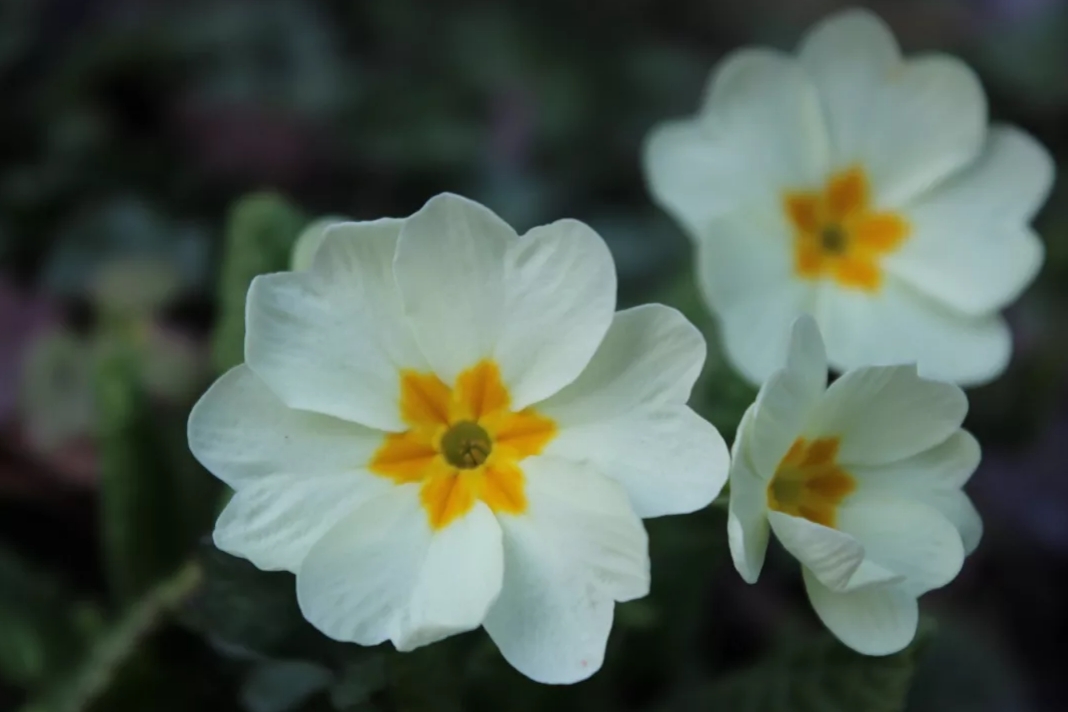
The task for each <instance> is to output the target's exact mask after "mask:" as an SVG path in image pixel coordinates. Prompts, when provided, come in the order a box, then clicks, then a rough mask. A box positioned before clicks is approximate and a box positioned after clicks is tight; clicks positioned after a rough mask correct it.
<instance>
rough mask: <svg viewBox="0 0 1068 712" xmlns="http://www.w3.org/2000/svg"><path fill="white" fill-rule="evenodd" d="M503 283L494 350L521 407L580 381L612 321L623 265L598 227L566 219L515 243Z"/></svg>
mask: <svg viewBox="0 0 1068 712" xmlns="http://www.w3.org/2000/svg"><path fill="white" fill-rule="evenodd" d="M504 285H505V304H504V313H505V319H504V324H503V328H502V331H501V335H500V339H499V340H498V341H497V346H496V349H495V351H494V354H493V355H494V358H495V359H496V361H497V363H498V364H499V365H500V367H501V375H502V377H503V379H504V382H505V383H506V384H507V385H508V388H509V392H510V394H511V397H512V408H513V409H514V410H520V409H522V408H525V407H526V406H528V405H530V404H531V403H535V402H537V401H540V400H542V399H544V398H548V397H549V396H551V395H552V394H554V393H556V392H557V391H559V390H560V389H561V388H563V387H564V386H566V385H567V384H569V383H571V382H572V381H574V380H575V378H577V377H578V375H579V374H580V373H582V370H583V369H584V368H585V367H586V365H587V364H588V363H589V362H590V358H591V357H592V356H593V354H594V352H595V351H596V350H597V347H598V346H599V345H600V344H601V340H602V339H603V338H604V336H605V332H607V331H608V328H609V325H610V324H611V323H612V313H613V312H614V311H615V306H616V269H615V265H614V264H613V262H612V254H611V253H610V252H609V251H608V246H607V245H606V244H605V241H604V240H603V239H601V237H600V236H599V235H598V234H597V233H596V232H594V231H593V230H591V229H590V228H589V227H587V226H586V225H584V224H583V223H581V222H578V221H577V220H559V221H557V222H555V223H552V224H551V225H545V226H543V227H536V228H534V229H533V230H531V231H530V232H528V233H527V234H525V235H523V237H522V238H520V239H519V240H518V241H517V242H513V243H512V244H511V245H510V246H509V249H508V254H507V256H506V263H505V267H504Z"/></svg>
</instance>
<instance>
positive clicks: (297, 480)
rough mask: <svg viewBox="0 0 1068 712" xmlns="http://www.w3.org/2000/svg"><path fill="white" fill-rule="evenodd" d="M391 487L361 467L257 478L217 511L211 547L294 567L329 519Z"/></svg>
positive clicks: (264, 564) (261, 563) (268, 567)
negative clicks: (321, 473) (334, 471)
mask: <svg viewBox="0 0 1068 712" xmlns="http://www.w3.org/2000/svg"><path fill="white" fill-rule="evenodd" d="M392 486H393V485H392V483H391V482H389V481H388V480H386V479H384V478H381V477H376V476H375V475H373V474H371V473H370V472H366V471H352V472H345V473H344V474H334V475H318V476H308V475H307V474H305V473H303V472H301V473H300V474H277V475H266V476H263V477H259V478H257V479H255V480H253V481H252V482H249V483H247V484H245V485H244V486H242V488H241V489H239V490H237V492H235V493H234V496H233V497H232V498H231V499H230V501H229V503H228V504H227V505H226V508H225V509H224V510H223V512H222V514H220V515H219V519H218V521H217V522H216V523H215V532H214V536H213V538H214V540H215V546H217V547H219V548H220V549H222V550H223V551H225V552H227V553H230V554H233V555H234V556H240V557H242V558H244V559H248V560H249V561H251V562H252V563H253V564H255V565H256V567H257V568H260V569H263V570H264V571H279V570H284V571H293V572H296V571H297V569H299V568H300V563H301V562H302V561H303V560H304V557H305V556H306V555H307V553H308V551H309V550H310V549H311V548H312V547H313V546H314V545H315V544H316V542H318V541H319V540H320V539H321V538H322V537H323V535H324V534H326V533H327V532H328V531H329V530H330V529H331V528H332V527H333V526H334V525H335V524H337V523H338V522H339V521H341V519H343V518H344V517H346V516H348V515H349V514H351V513H352V512H353V511H355V510H356V508H357V507H359V506H360V505H361V504H362V503H363V502H365V501H366V500H367V499H369V498H372V497H375V496H377V495H379V494H381V493H383V492H384V491H385V490H386V489H387V488H389V487H392Z"/></svg>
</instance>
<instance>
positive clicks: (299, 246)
mask: <svg viewBox="0 0 1068 712" xmlns="http://www.w3.org/2000/svg"><path fill="white" fill-rule="evenodd" d="M346 222H351V221H350V220H349V219H348V218H344V217H341V216H340V215H328V216H326V217H322V218H319V219H318V220H314V221H313V222H311V223H310V224H309V225H308V226H307V227H305V228H304V231H303V232H301V233H300V236H299V237H298V238H297V241H296V242H295V243H293V251H292V253H291V256H290V259H289V268H290V269H291V270H293V271H294V272H306V271H308V270H310V269H311V268H312V265H313V264H314V263H315V253H316V252H318V251H319V247H320V246H322V244H323V240H325V239H326V231H327V229H328V228H330V227H333V226H334V225H337V224H338V223H346ZM397 230H398V231H400V227H399V226H398V228H397Z"/></svg>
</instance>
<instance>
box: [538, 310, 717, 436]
mask: <svg viewBox="0 0 1068 712" xmlns="http://www.w3.org/2000/svg"><path fill="white" fill-rule="evenodd" d="M706 349H707V346H706V344H705V340H704V337H703V336H701V332H699V331H698V330H697V328H696V327H694V325H693V324H691V323H690V322H689V321H687V320H686V317H684V316H683V315H682V314H681V313H679V312H678V311H676V310H675V309H672V308H671V307H666V306H663V305H661V304H646V305H643V306H640V307H634V308H632V309H625V310H623V311H620V312H617V313H616V315H615V317H614V318H613V319H612V325H611V326H610V327H609V329H608V333H607V334H605V337H604V340H603V341H602V342H601V344H600V347H599V348H598V349H597V351H596V353H594V355H593V358H592V359H590V362H589V365H587V367H586V369H585V370H584V371H583V372H582V374H581V375H580V376H579V377H578V378H577V379H575V380H574V381H573V382H572V383H571V384H570V385H568V386H567V387H565V388H564V389H563V390H562V391H560V392H559V393H557V394H556V395H554V396H552V397H551V398H549V399H548V400H545V401H543V402H541V403H539V404H538V412H539V413H543V414H544V415H547V416H549V417H551V418H553V419H554V420H555V421H556V422H557V423H559V424H560V425H561V426H562V427H573V426H577V425H581V424H584V423H596V422H598V421H601V420H604V419H606V418H609V417H612V416H615V415H620V414H623V413H626V412H628V411H630V410H632V409H634V408H637V407H645V408H650V409H651V408H656V407H659V406H663V405H675V404H678V405H681V404H683V403H685V402H686V401H687V400H689V398H690V391H691V390H692V389H693V384H694V383H695V382H696V381H697V377H698V375H700V373H701V367H702V366H703V365H704V362H705V353H706Z"/></svg>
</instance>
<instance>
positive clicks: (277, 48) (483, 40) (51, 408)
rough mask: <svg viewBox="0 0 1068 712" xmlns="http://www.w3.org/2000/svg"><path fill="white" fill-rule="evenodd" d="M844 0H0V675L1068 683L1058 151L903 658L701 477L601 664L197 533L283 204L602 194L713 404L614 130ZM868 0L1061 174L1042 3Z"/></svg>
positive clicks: (590, 200)
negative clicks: (201, 412)
mask: <svg viewBox="0 0 1068 712" xmlns="http://www.w3.org/2000/svg"><path fill="white" fill-rule="evenodd" d="M842 6H843V4H841V3H838V2H835V1H832V0H748V1H747V2H733V1H730V2H728V1H726V0H674V1H668V0H586V1H585V2H575V1H574V0H540V1H539V2H533V1H531V2H522V1H520V0H504V1H499V2H492V3H491V2H473V1H471V2H464V1H461V0H452V1H449V2H431V1H430V0H424V1H423V2H416V1H415V0H368V1H352V2H343V1H341V0H334V1H329V0H321V1H314V2H313V1H310V0H210V1H209V0H184V1H180V0H173V1H172V0H0V259H2V268H0V335H2V341H0V427H2V430H0V710H8V709H10V710H26V711H27V712H29V711H30V710H36V711H37V712H48V711H49V710H57V711H58V710H89V709H93V710H116V711H119V712H122V711H123V710H127V709H129V710H169V709H175V710H187V709H204V710H214V709H219V710H223V711H227V710H249V712H285V710H331V709H339V710H340V709H352V710H367V711H370V710H379V709H383V710H388V709H431V710H437V709H442V710H445V709H474V710H494V711H496V710H508V711H509V712H511V711H512V710H525V709H530V710H534V709H549V708H551V709H582V710H584V711H587V710H615V709H623V710H629V709H635V710H646V709H648V710H665V711H666V712H670V711H673V710H680V711H681V710H690V709H695V710H703V709H709V710H712V709H732V710H733V709H752V710H809V709H812V710H816V709H828V710H843V712H844V711H846V710H848V712H866V711H867V710H899V709H903V708H906V707H903V705H905V703H903V702H902V700H903V699H904V698H906V697H907V698H908V702H907V709H908V710H910V711H911V712H928V711H930V712H935V711H937V712H958V711H959V712H971V711H973V710H975V711H977V712H986V711H989V712H995V711H996V712H1003V711H1004V712H1008V711H1010V710H1011V711H1013V712H1016V711H1024V712H1027V711H1034V712H1060V711H1061V710H1065V709H1068V683H1066V682H1065V681H1064V671H1065V665H1064V660H1065V659H1068V658H1066V654H1065V649H1066V647H1065V646H1066V640H1065V631H1068V595H1066V594H1068V589H1066V588H1065V587H1064V585H1063V584H1062V579H1064V578H1065V574H1066V573H1068V387H1066V381H1065V378H1066V375H1068V358H1066V356H1065V354H1066V352H1068V279H1066V277H1068V201H1066V199H1065V198H1066V193H1068V184H1066V183H1065V182H1064V180H1063V179H1062V180H1059V181H1058V183H1057V186H1056V187H1055V189H1054V193H1053V195H1052V197H1051V199H1050V201H1049V202H1048V204H1047V206H1046V208H1045V210H1044V211H1043V212H1042V214H1041V215H1040V217H1039V219H1038V222H1037V225H1038V229H1039V232H1040V233H1041V235H1042V236H1043V239H1044V241H1045V243H1046V247H1047V260H1046V264H1045V266H1044V268H1043V270H1042V272H1041V274H1040V275H1039V278H1038V280H1037V281H1036V283H1035V284H1034V285H1033V286H1032V288H1031V289H1029V290H1028V291H1027V292H1026V293H1025V295H1024V296H1023V298H1022V299H1021V300H1020V301H1019V302H1018V303H1017V304H1016V305H1014V306H1013V307H1012V308H1011V309H1010V311H1009V314H1008V316H1009V319H1010V321H1011V323H1012V326H1013V330H1014V334H1015V339H1016V344H1015V355H1014V358H1013V362H1012V365H1011V367H1010V369H1009V371H1008V372H1007V373H1006V374H1004V375H1003V376H1002V378H1001V379H999V380H998V381H996V382H995V383H993V384H992V385H989V386H986V387H983V388H979V389H974V390H972V391H970V392H969V397H970V399H971V403H972V409H971V414H970V416H969V420H968V424H967V426H968V427H969V428H970V429H972V430H973V431H974V432H975V433H976V434H977V435H978V437H979V439H980V441H981V442H982V443H983V447H984V460H983V464H982V466H981V468H980V470H979V472H978V473H977V474H976V476H975V477H974V479H973V481H972V483H971V484H970V485H969V492H970V493H971V494H972V496H973V497H974V499H975V501H976V503H977V505H978V507H979V509H980V511H981V512H982V514H983V517H984V521H985V523H986V527H987V529H986V535H985V538H984V541H983V543H982V545H981V546H980V548H979V550H978V551H977V552H976V554H974V555H973V556H972V557H971V558H970V559H969V561H968V562H967V564H966V566H965V570H964V572H963V573H962V575H961V576H960V578H959V579H958V580H957V581H956V582H954V583H953V584H952V585H951V586H949V587H948V588H947V589H945V590H943V591H939V592H936V593H934V594H931V595H930V596H928V597H926V598H925V599H924V611H925V613H928V614H930V618H929V620H926V621H925V622H924V624H923V626H922V631H921V635H920V641H919V643H918V644H917V645H916V646H915V647H914V648H911V649H910V650H909V651H906V653H903V654H902V655H901V656H895V657H894V658H891V659H884V660H877V661H872V660H865V659H861V658H858V657H856V656H851V655H850V654H849V653H848V652H847V651H844V650H842V649H840V647H838V646H835V645H834V644H833V643H831V642H829V641H827V640H826V637H825V636H824V635H823V634H822V633H820V631H819V626H818V624H817V623H816V622H815V619H814V616H813V615H812V614H811V612H810V611H809V609H808V606H807V602H806V601H805V599H804V595H803V591H802V590H801V588H800V585H799V577H798V575H797V574H798V572H797V570H796V566H795V565H794V564H793V563H792V562H791V561H790V560H789V558H788V557H786V556H785V555H782V554H781V552H780V553H779V554H773V555H772V557H771V560H770V563H769V567H768V569H767V571H766V573H765V575H764V577H763V578H762V580H761V582H760V583H759V584H758V585H757V586H755V587H749V586H746V585H745V584H743V583H742V582H741V581H740V579H739V578H738V577H737V575H736V574H735V572H734V571H733V569H732V567H731V566H730V563H729V557H728V556H727V553H726V542H725V537H724V533H723V526H724V522H723V519H724V518H723V514H722V512H720V511H715V510H709V511H706V512H703V513H700V514H697V515H692V516H690V517H678V518H669V519H667V520H663V521H655V522H652V523H650V532H651V537H652V546H653V567H654V568H653V571H654V585H653V595H652V596H651V597H650V598H649V599H646V600H645V601H641V602H637V603H634V604H628V605H627V606H623V607H620V609H619V613H618V616H617V624H616V629H615V631H614V633H613V638H612V641H611V643H610V651H609V656H608V660H607V662H606V665H605V668H604V670H603V671H602V672H600V673H599V674H598V675H596V676H595V677H594V678H593V679H592V680H591V681H589V682H587V683H583V684H581V685H577V686H574V687H571V688H562V689H548V688H542V687H539V686H536V685H533V684H532V683H529V682H527V681H525V680H523V679H522V678H520V677H519V676H518V675H517V674H516V673H514V671H511V670H510V669H509V668H508V667H507V666H506V665H504V664H503V662H502V661H501V660H500V658H499V655H498V654H497V653H496V652H495V650H494V649H493V647H492V645H491V644H490V643H489V642H488V640H487V639H486V638H485V636H484V634H482V633H481V632H476V633H472V634H468V635H465V636H460V637H458V638H457V639H455V640H451V641H449V642H446V643H443V644H440V645H437V646H433V647H432V648H431V649H427V650H425V651H421V652H419V653H415V654H412V655H410V656H405V657H404V658H403V659H401V660H399V661H398V658H397V656H393V655H389V654H388V652H386V651H385V650H384V649H382V650H378V649H376V650H371V651H368V650H363V649H358V648H356V647H355V646H339V645H334V644H330V643H328V642H327V641H325V639H322V638H321V636H318V635H317V634H316V633H315V632H314V631H313V630H311V629H310V628H308V627H307V626H306V625H303V624H302V623H301V621H300V619H299V616H297V615H296V614H295V610H294V608H293V601H292V578H291V577H287V575H285V574H274V575H267V574H259V573H258V572H255V571H254V570H252V569H251V568H250V567H247V566H242V564H241V562H237V561H235V560H232V559H229V558H228V557H224V556H221V555H218V554H213V553H212V551H211V550H210V546H205V545H204V544H203V543H202V540H203V536H204V535H205V534H206V533H207V532H209V531H210V527H211V522H212V520H213V516H214V513H215V512H216V511H217V510H218V507H219V506H220V497H221V496H222V493H221V492H220V491H219V489H218V487H217V486H216V485H215V483H214V482H213V481H212V480H211V479H210V478H209V477H208V476H206V474H205V473H203V472H202V471H201V470H200V469H199V468H198V467H197V466H196V465H195V463H192V462H191V461H190V458H189V456H188V453H187V452H186V451H185V447H184V420H185V417H186V414H187V413H188V408H189V407H190V405H191V404H192V402H193V401H195V399H196V397H197V396H198V395H199V393H200V392H202V390H203V388H204V387H205V386H206V384H207V383H209V382H210V380H211V378H212V377H213V375H214V374H217V373H218V371H219V370H220V369H221V368H222V367H224V366H226V365H227V364H228V363H230V362H232V361H233V355H232V353H233V345H234V343H239V334H238V340H237V341H236V342H235V340H234V337H233V335H232V334H231V333H229V332H231V331H232V329H231V328H229V327H225V324H226V323H227V318H228V316H229V317H232V316H233V313H234V310H235V307H234V304H238V305H239V304H240V302H241V299H242V295H243V291H242V290H243V287H244V285H247V279H248V277H250V276H251V274H254V273H256V272H258V271H271V270H277V269H283V268H284V267H285V263H284V260H285V255H287V254H288V246H289V245H290V244H291V243H292V240H293V238H294V237H295V235H296V233H297V232H298V231H299V229H300V228H301V227H302V226H303V225H304V224H305V222H306V221H307V220H309V219H311V218H314V217H318V216H321V215H326V214H329V215H341V216H348V217H351V218H355V219H371V218H376V217H382V216H404V215H407V214H410V213H411V212H413V211H414V210H416V209H417V208H418V207H420V206H421V205H422V204H423V202H425V201H426V200H427V199H428V198H429V197H430V196H432V195H434V194H435V193H438V192H441V191H445V190H449V191H453V192H457V193H461V194H464V195H467V196H469V197H471V198H474V199H476V200H478V201H480V202H482V203H484V204H486V205H488V206H489V207H491V208H492V209H494V210H495V211H497V212H498V213H499V214H500V215H501V216H502V217H504V218H505V219H506V220H508V221H509V222H511V223H512V224H513V225H514V226H515V227H516V228H517V229H519V230H520V231H523V230H525V229H527V228H529V227H531V226H533V225H537V224H541V223H545V222H549V221H552V220H554V219H557V218H560V217H574V218H578V219H581V220H583V221H586V222H588V223H589V224H590V225H592V226H593V227H594V228H595V229H597V230H598V231H599V232H600V233H601V234H602V235H603V236H604V237H605V239H606V240H608V241H609V244H610V246H611V248H612V250H613V254H614V256H615V259H616V262H617V265H618V268H619V271H620V277H621V281H620V299H621V303H623V304H631V303H636V302H642V301H650V300H656V301H666V302H669V303H672V304H675V305H677V306H679V307H680V308H683V309H684V310H685V311H686V312H687V314H688V315H689V316H690V317H691V319H693V320H694V321H695V322H697V323H698V324H699V325H700V326H701V327H702V329H704V330H705V331H706V334H707V335H708V337H709V339H710V341H711V342H712V349H711V355H710V361H709V365H708V367H707V368H706V371H705V374H704V377H703V379H702V381H701V382H700V384H699V389H698V392H697V394H696V395H695V406H696V407H697V408H698V409H699V410H700V411H701V412H702V413H703V414H704V415H706V417H708V418H710V419H711V420H712V421H713V422H715V423H716V424H717V425H718V426H719V427H720V428H721V430H722V431H723V433H724V435H725V437H727V438H728V439H729V438H731V436H732V434H733V432H734V428H735V426H736V425H737V421H738V418H739V417H740V414H741V412H742V410H743V409H744V407H745V406H746V405H747V404H748V402H749V400H750V399H751V398H752V396H753V391H752V390H751V389H750V388H749V387H747V386H746V385H744V384H743V383H741V382H740V381H739V380H738V379H737V378H736V377H735V376H733V375H732V374H731V373H730V372H729V370H728V369H727V367H726V366H725V365H724V364H723V362H722V361H721V360H720V358H719V357H718V355H717V353H718V352H717V350H716V347H715V338H716V335H715V333H714V329H713V327H712V324H710V322H709V318H708V316H707V314H706V312H705V310H704V308H703V307H702V306H701V305H700V303H699V302H698V301H697V298H696V296H695V293H694V290H693V285H692V278H691V275H690V269H691V265H690V261H689V245H688V243H687V241H686V239H685V238H684V237H683V235H682V234H681V232H680V231H679V229H678V228H677V227H675V226H674V225H673V224H672V223H671V222H670V221H669V220H668V219H667V218H666V217H665V216H664V215H663V214H662V213H660V212H659V211H658V210H657V209H656V208H654V207H653V205H652V203H651V201H650V199H649V197H648V194H647V192H646V190H645V188H644V185H643V179H642V175H641V170H640V165H639V155H640V145H641V141H642V138H643V136H644V135H645V134H646V132H647V131H648V130H649V128H650V127H651V126H652V125H653V124H655V123H656V122H658V121H661V120H664V119H667V118H671V117H676V116H680V115H684V114H689V113H691V112H693V111H694V110H695V109H696V107H697V104H698V100H699V95H700V93H701V90H702V87H703V84H704V82H705V80H706V78H707V76H708V74H709V72H710V70H711V68H712V66H713V65H714V63H715V62H716V61H717V60H718V59H719V58H720V57H721V56H722V55H723V54H724V53H725V52H728V51H730V50H731V49H733V48H736V47H738V46H741V45H746V44H754V43H758V44H768V45H773V46H778V47H781V48H784V49H792V48H793V47H794V45H795V44H796V42H797V40H798V39H799V37H800V35H801V33H802V32H803V31H804V29H805V28H806V27H807V26H809V25H810V24H811V23H813V22H814V21H816V20H818V19H819V18H821V17H823V16H824V15H825V14H827V13H829V12H831V11H833V10H835V9H837V8H839V7H842ZM870 6H871V7H873V9H875V10H876V11H877V12H879V13H880V14H881V15H882V16H883V17H884V18H885V19H886V20H887V21H888V22H889V23H890V24H891V25H892V26H893V28H894V31H895V32H896V34H897V35H898V37H899V40H900V41H901V43H902V45H903V46H904V48H905V49H906V51H907V52H917V51H925V50H937V51H945V52H950V53H953V54H957V55H959V56H962V57H963V58H964V59H966V60H967V61H968V62H969V63H970V64H971V65H972V66H974V67H975V68H976V69H977V70H978V72H979V73H980V76H981V77H982V80H983V83H984V86H985V88H986V91H987V94H988V97H989V99H990V104H991V113H992V117H993V119H994V120H996V121H1005V122H1010V123H1014V124H1018V125H1020V126H1022V127H1024V128H1025V129H1027V130H1028V131H1030V132H1031V133H1033V134H1034V135H1035V136H1036V137H1037V138H1038V139H1039V140H1041V141H1042V142H1043V143H1044V144H1045V145H1046V146H1047V147H1048V148H1049V150H1050V151H1051V152H1052V153H1053V155H1054V158H1055V160H1056V161H1057V163H1058V165H1059V166H1061V167H1062V172H1063V165H1064V163H1065V158H1066V156H1068V3H1066V2H1064V1H1062V0H938V1H923V2H921V1H919V0H916V1H913V2H909V1H906V0H900V1H891V0H887V1H885V2H881V3H871V4H870ZM264 190H269V191H272V192H273V193H274V194H275V197H271V196H268V195H260V196H259V197H254V198H252V199H251V200H246V201H244V202H242V203H240V204H239V203H238V201H239V200H241V199H242V197H243V196H246V195H247V194H249V193H252V192H259V191H264ZM235 205H239V207H237V208H235V207H234V206H235ZM238 318H239V317H238ZM216 324H218V325H219V328H218V329H216V328H215V325H216ZM239 328H240V324H239V323H238V329H239ZM198 542H201V543H199V544H198ZM183 562H192V563H183ZM175 571H178V574H175V573H174V572H175ZM302 692H303V693H305V694H300V693H302ZM26 705H29V706H26ZM821 705H822V706H821ZM834 705H838V706H834Z"/></svg>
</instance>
